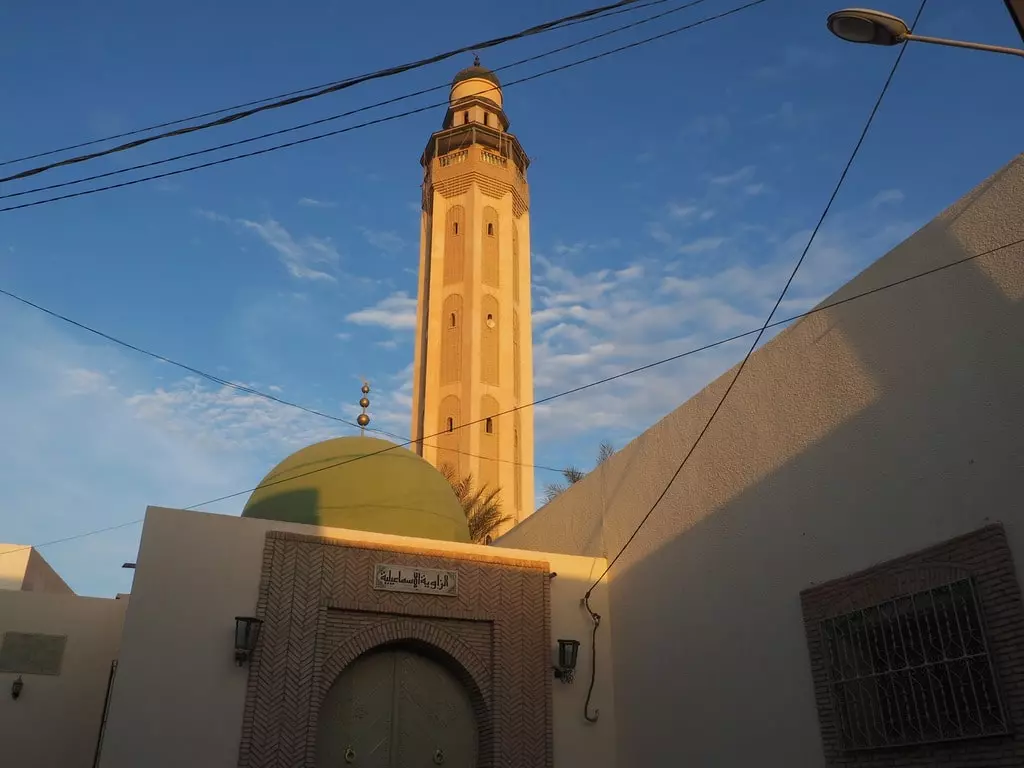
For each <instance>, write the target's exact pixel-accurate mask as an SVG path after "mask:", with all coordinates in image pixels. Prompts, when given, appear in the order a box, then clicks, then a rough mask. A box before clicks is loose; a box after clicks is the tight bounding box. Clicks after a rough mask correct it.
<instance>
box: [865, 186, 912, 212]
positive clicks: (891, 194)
mask: <svg viewBox="0 0 1024 768" xmlns="http://www.w3.org/2000/svg"><path fill="white" fill-rule="evenodd" d="M904 197H905V195H904V194H903V192H901V191H900V190H898V189H883V190H882V191H881V192H879V193H878V194H877V195H875V196H874V197H873V198H871V203H870V205H871V207H872V208H878V207H879V206H880V205H885V204H887V203H902V202H903V199H904Z"/></svg>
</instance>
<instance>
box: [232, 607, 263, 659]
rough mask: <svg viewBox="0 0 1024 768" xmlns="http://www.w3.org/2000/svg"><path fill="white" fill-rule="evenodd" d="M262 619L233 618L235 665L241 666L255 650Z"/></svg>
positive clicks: (249, 617)
mask: <svg viewBox="0 0 1024 768" xmlns="http://www.w3.org/2000/svg"><path fill="white" fill-rule="evenodd" d="M262 624H263V619H257V618H254V617H252V616H235V663H236V664H237V665H238V666H242V665H243V664H244V663H245V662H246V661H248V660H249V656H251V655H252V652H253V651H255V650H256V641H257V640H258V639H259V636H260V626H261V625H262Z"/></svg>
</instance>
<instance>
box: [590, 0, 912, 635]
mask: <svg viewBox="0 0 1024 768" xmlns="http://www.w3.org/2000/svg"><path fill="white" fill-rule="evenodd" d="M927 2H928V0H921V5H920V7H918V9H917V15H916V16H914V21H913V23H912V24H911V25H910V27H911V29H913V28H914V27H916V26H917V22H918V20H919V19H920V18H921V13H922V12H923V11H924V7H925V5H926V4H927ZM906 49H907V44H906V43H905V42H904V43H903V45H902V46H900V51H899V53H898V54H897V55H896V60H895V61H894V62H893V64H892V67H891V68H890V69H889V76H888V77H887V78H886V79H885V83H884V84H883V85H882V90H881V91H879V93H878V97H877V98H876V99H875V103H874V105H873V106H872V108H871V112H870V113H869V114H868V119H867V121H866V122H865V123H864V128H863V129H862V130H861V132H860V137H859V138H858V139H857V143H856V144H854V147H853V151H852V152H851V153H850V157H849V159H847V161H846V165H845V166H844V167H843V172H842V173H841V174H839V180H838V181H837V182H836V184H835V187H834V188H833V190H832V194H831V195H830V196H829V199H828V202H827V203H826V204H825V208H824V210H822V212H821V216H819V217H818V223H817V224H815V225H814V229H813V230H812V231H811V236H810V237H809V238H808V239H807V245H805V246H804V249H803V251H801V253H800V258H798V259H797V260H796V264H795V265H794V266H793V270H792V272H790V274H789V278H788V279H787V280H786V284H785V285H784V286H783V287H782V292H781V293H780V294H779V298H778V299H776V301H775V306H773V307H772V311H771V312H769V313H768V317H767V318H766V319H765V321H764V325H762V326H761V328H760V330H759V331H758V332H757V335H756V336H755V337H754V342H753V343H752V344H751V345H750V349H748V350H747V354H746V355H744V356H743V359H742V360H741V361H740V364H739V366H738V367H737V368H736V372H735V373H734V374H733V377H732V379H731V380H730V381H729V384H728V386H727V387H726V388H725V391H724V392H723V393H722V397H721V398H720V399H719V400H718V404H717V405H716V406H715V408H714V410H713V411H711V415H710V416H709V417H708V420H707V422H705V424H704V427H703V428H702V429H701V431H700V432H699V433H698V434H697V439H696V440H694V441H693V444H692V445H691V446H690V450H688V451H687V452H686V454H685V455H684V456H683V460H682V461H680V462H679V466H678V467H676V471H675V472H673V473H672V477H670V478H669V481H668V483H666V484H665V488H664V489H663V490H662V492H661V493H660V494H658V498H656V499H655V500H654V504H652V505H651V508H650V509H649V510H648V511H647V513H646V514H645V515H644V516H643V517H642V518H641V519H640V522H639V523H638V524H637V526H636V528H635V529H634V530H633V533H631V534H630V535H629V538H628V539H626V542H625V543H624V544H623V545H622V546H621V547H620V548H619V551H618V552H617V553H616V554H615V557H613V558H612V559H611V560H610V561H608V565H607V566H605V569H604V571H602V572H601V575H600V576H598V577H597V578H596V579H595V580H594V583H593V584H591V585H590V588H589V589H588V590H587V592H586V594H585V595H584V603H586V604H587V606H588V607H587V610H588V611H590V608H589V602H588V601H589V599H590V595H591V593H592V592H593V591H594V588H595V587H596V586H597V585H598V584H600V583H601V579H603V578H604V577H605V576H607V575H608V572H609V571H610V570H611V569H612V568H613V567H614V565H615V563H617V562H618V560H619V558H620V557H622V553H623V552H625V551H626V549H627V548H628V547H629V545H630V544H632V543H633V540H634V539H635V538H636V537H637V534H639V533H640V531H641V529H642V528H643V527H644V525H645V524H646V523H647V521H648V520H649V519H650V517H651V515H653V514H654V511H655V510H656V509H657V508H658V505H659V504H660V503H661V501H662V500H663V499H664V498H665V496H666V495H667V494H668V492H669V489H670V488H671V487H672V484H673V483H675V481H676V478H677V477H679V474H680V473H681V472H682V471H683V467H685V466H686V463H687V462H688V461H689V459H690V457H691V456H692V455H693V452H694V451H695V450H697V446H698V445H700V442H701V440H702V439H703V437H704V435H706V434H707V432H708V429H710V427H711V424H712V423H713V422H714V420H715V416H717V415H718V412H719V411H720V410H722V406H723V405H724V404H725V401H726V399H727V398H728V397H729V393H730V392H732V389H733V387H734V386H735V385H736V381H737V380H738V379H739V377H740V374H741V373H743V369H744V368H745V367H746V365H747V362H748V361H749V360H750V358H751V356H752V355H753V354H754V350H755V349H756V348H757V345H758V343H759V342H760V341H761V337H762V336H763V335H764V332H765V331H767V330H768V327H769V326H770V325H771V322H772V318H773V317H775V313H776V312H777V311H778V309H779V306H780V305H781V304H782V300H783V299H784V298H785V297H786V293H787V292H788V291H789V287H790V286H791V285H792V284H793V279H794V278H795V277H796V273H797V272H799V271H800V267H801V266H802V265H803V263H804V260H805V259H806V258H807V252H808V251H809V250H810V249H811V244H812V243H813V242H814V238H815V237H817V235H818V231H819V230H820V229H821V225H822V224H824V223H825V218H826V217H827V216H828V212H829V211H830V210H831V209H832V203H834V202H835V199H836V197H837V196H838V195H839V190H840V189H842V187H843V182H844V181H846V176H847V174H848V173H849V172H850V168H851V167H852V166H853V161H854V160H855V159H856V158H857V154H858V153H859V152H860V148H861V146H862V145H863V144H864V139H865V138H866V137H867V135H868V131H869V130H870V128H871V124H872V123H873V122H874V120H875V115H876V114H878V108H879V107H880V106H881V105H882V99H884V98H885V94H886V93H887V92H888V90H889V85H890V84H891V83H892V80H893V77H894V76H895V75H896V70H897V68H899V65H900V61H902V59H903V53H904V52H905V51H906ZM590 614H591V616H592V617H595V618H594V621H595V624H596V623H597V622H599V621H600V617H598V616H597V615H596V614H595V613H594V612H593V611H590Z"/></svg>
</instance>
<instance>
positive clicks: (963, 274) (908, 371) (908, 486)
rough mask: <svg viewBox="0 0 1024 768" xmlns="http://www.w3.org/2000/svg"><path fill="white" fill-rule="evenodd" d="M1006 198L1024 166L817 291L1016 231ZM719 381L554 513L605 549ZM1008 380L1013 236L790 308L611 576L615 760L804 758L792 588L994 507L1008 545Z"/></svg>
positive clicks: (814, 749) (806, 761) (961, 527)
mask: <svg viewBox="0 0 1024 768" xmlns="http://www.w3.org/2000/svg"><path fill="white" fill-rule="evenodd" d="M1020 201H1024V160H1018V161H1017V163H1016V165H1015V166H1013V167H1009V168H1007V169H1006V170H1004V171H1003V172H1001V173H999V174H997V175H996V176H995V177H993V179H991V180H990V181H989V182H987V183H986V184H984V185H982V186H981V187H979V189H978V190H977V191H976V192H975V193H974V194H972V195H971V196H969V197H968V198H967V199H965V201H963V202H962V203H958V204H957V205H954V206H953V207H952V208H950V209H949V210H948V211H946V212H945V213H944V214H943V216H942V217H941V218H940V219H938V220H936V221H934V222H932V223H931V224H929V225H927V226H926V227H924V228H923V229H922V230H921V231H919V232H918V233H917V234H915V235H914V236H913V237H912V238H910V239H909V240H908V241H906V242H905V243H903V244H902V245H900V246H898V247H897V248H896V249H894V250H893V251H892V252H890V254H889V255H888V257H886V258H883V259H881V260H880V261H879V262H876V263H875V264H874V265H872V266H871V267H869V268H868V269H867V270H865V271H864V272H863V273H862V274H861V275H860V276H858V277H857V278H856V279H855V280H854V281H852V282H851V283H850V284H848V285H847V286H845V287H844V288H843V289H841V290H840V291H839V292H838V293H837V294H836V295H834V296H833V297H831V298H830V299H829V301H830V302H831V301H836V300H839V299H842V298H843V297H845V296H849V295H853V294H857V293H861V292H863V291H865V290H869V289H871V288H873V287H876V286H879V285H884V284H887V283H890V282H893V281H895V280H898V279H900V278H902V277H905V276H909V275H913V274H916V273H919V272H922V271H924V270H927V269H930V268H933V267H935V266H940V265H942V264H946V263H949V262H952V261H955V260H956V259H959V258H963V257H965V256H969V255H972V254H974V253H978V252H980V251H984V250H987V249H989V248H993V247H996V246H999V245H1002V244H1004V243H1007V242H1012V241H1014V240H1017V239H1020V238H1022V237H1024V222H1022V221H1020V220H1019V217H1017V219H1014V218H1013V216H1012V214H1011V212H1012V211H1015V210H1016V211H1019V210H1020ZM730 376H731V372H730V373H729V374H727V375H726V376H725V377H723V378H722V379H719V380H718V381H716V382H715V383H714V384H712V385H711V386H710V387H708V388H707V389H706V390H704V391H703V392H701V393H700V394H698V395H697V396H696V397H695V398H693V399H692V400H691V401H690V402H689V404H688V405H687V406H685V407H683V408H681V409H680V410H679V411H677V412H675V413H673V414H671V415H670V416H668V417H667V418H666V419H664V420H663V421H662V422H660V423H659V424H658V425H656V426H655V427H653V428H652V429H651V430H649V431H648V433H646V434H645V436H644V437H643V438H642V439H641V440H640V441H638V442H635V443H634V444H633V445H631V446H628V447H627V448H626V449H623V451H622V452H620V456H617V457H615V458H613V459H612V460H611V461H610V462H608V464H609V466H608V467H607V468H605V469H603V470H602V471H601V473H600V474H601V475H610V474H614V475H615V476H616V477H617V480H612V479H611V478H610V477H605V478H604V479H602V480H600V481H599V482H598V481H596V479H590V481H589V482H588V480H584V481H583V482H582V483H581V484H580V487H579V488H574V489H573V490H572V491H570V492H567V493H566V494H565V498H564V499H559V500H558V502H556V503H562V504H565V505H566V506H565V508H564V511H565V514H561V515H559V516H560V517H566V518H568V517H573V515H572V514H570V513H571V512H573V511H578V510H582V509H584V508H587V507H589V508H590V509H593V510H599V511H597V513H596V514H593V515H592V519H590V520H587V521H586V523H585V524H586V525H590V526H593V527H595V528H601V527H602V523H603V536H604V538H605V540H606V542H607V548H608V554H609V555H613V554H614V553H615V552H617V551H618V549H619V547H621V546H622V544H623V543H624V541H625V539H626V537H627V536H628V535H629V534H630V533H631V532H632V531H633V529H634V528H635V526H636V525H637V523H638V522H639V520H640V518H641V517H642V516H643V514H645V513H646V512H647V510H648V509H649V508H650V505H651V504H652V503H653V502H654V500H655V498H656V497H657V495H658V494H659V493H660V492H661V490H662V489H663V488H664V486H665V484H666V483H667V482H668V479H669V477H670V476H671V474H672V472H673V471H674V470H675V468H676V467H677V466H678V462H679V461H680V460H681V458H682V456H683V455H684V454H685V452H686V450H687V449H688V448H689V446H690V444H691V443H692V440H693V439H694V437H695V436H696V434H697V433H698V432H699V430H700V428H701V427H702V426H703V424H704V422H705V421H706V419H707V418H708V415H709V414H710V411H711V409H712V408H713V407H714V405H715V403H716V402H717V401H718V399H719V398H720V397H721V394H722V392H723V388H724V386H725V384H726V383H727V381H728V378H729V377H730ZM1022 392H1024V246H1015V247H1013V248H1010V249H1006V250H1004V251H1000V252H997V253H994V254H992V255H990V256H986V257H984V258H981V259H978V260H976V261H972V262H968V263H966V264H963V265H960V266H957V267H954V268H952V269H949V270H946V271H943V272H941V273H938V274H935V275H931V276H929V277H925V278H922V279H920V280H915V281H913V282H911V283H908V284H906V285H903V286H900V287H897V288H893V289H890V290H886V291H884V292H881V293H879V294H876V295H873V296H870V297H866V298H861V299H858V300H857V301H855V302H851V303H850V304H847V305H843V306H841V307H837V308H835V309H831V310H827V311H825V312H821V313H819V314H816V315H812V316H811V317H808V318H806V319H804V320H803V321H801V322H800V323H798V324H797V325H795V326H794V327H792V328H791V329H789V330H788V331H786V332H785V333H783V334H781V335H780V336H779V337H777V338H776V339H775V340H773V341H772V342H770V343H769V344H768V345H766V347H765V348H764V349H763V350H761V351H760V352H759V353H758V354H757V355H755V356H754V357H753V358H752V359H751V361H750V362H749V364H748V366H747V368H746V369H745V370H744V372H743V375H742V376H741V378H740V379H739V382H738V383H737V385H736V387H735V388H734V390H733V392H732V394H731V395H730V398H729V402H728V403H727V404H726V406H725V408H723V410H722V411H721V412H720V414H719V415H718V417H717V418H716V420H715V424H714V426H713V427H712V428H711V430H710V431H709V432H708V434H707V436H706V438H705V440H704V441H703V442H702V443H701V446H700V448H699V449H698V450H697V451H696V452H695V453H694V455H693V457H692V459H691V461H690V463H689V464H688V465H687V468H686V469H684V471H683V472H682V474H681V475H680V476H679V478H678V479H677V480H676V482H675V484H674V486H673V488H672V490H670V491H669V493H668V495H667V496H666V497H665V499H664V501H663V502H662V504H661V505H660V506H659V508H658V509H657V511H656V512H655V513H654V514H653V515H652V517H651V518H650V521H649V523H648V525H646V526H645V527H644V530H643V531H642V532H641V534H640V535H639V536H638V537H637V539H636V541H634V543H633V544H632V545H631V546H630V548H629V550H627V553H626V554H625V555H624V556H623V558H622V559H621V560H620V561H619V563H618V564H617V566H616V568H615V569H614V571H613V572H612V575H611V599H612V609H611V610H612V613H613V615H614V619H615V622H614V627H613V630H614V635H613V645H614V647H615V649H616V654H615V659H614V664H615V676H614V677H615V687H616V701H617V704H618V707H617V711H618V718H617V733H618V743H619V761H618V764H619V765H644V764H648V765H660V764H668V763H669V762H672V763H680V762H681V761H682V762H686V763H689V764H693V765H700V766H705V767H706V768H714V767H715V766H733V765H755V764H756V765H769V766H795V765H800V766H820V765H824V756H823V752H822V746H821V738H820V734H819V730H818V721H817V710H816V708H815V700H814V693H813V688H812V679H811V670H810V662H809V657H808V653H807V647H806V642H805V639H804V627H803V619H802V615H801V607H800V598H799V593H800V591H801V590H803V589H806V588H807V587H809V586H812V585H814V584H816V583H820V582H823V581H826V580H829V579H833V578H836V577H840V576H844V575H846V574H849V573H852V572H854V571H857V570H860V569H863V568H866V567H868V566H870V565H873V564H875V563H878V562H882V561H885V560H888V559H890V558H894V557H898V556H900V555H903V554H907V553H909V552H913V551H916V550H918V549H921V548H923V547H926V546H928V545H930V544H934V543H937V542H940V541H943V540H945V539H948V538H950V537H953V536H955V535H959V534H962V533H965V532H968V531H971V530H974V529H976V528H979V527H981V526H982V525H984V524H986V523H988V522H994V521H1003V522H1004V523H1005V525H1006V531H1007V536H1008V539H1009V541H1010V545H1011V547H1012V548H1013V549H1014V551H1015V552H1016V553H1017V556H1018V557H1022V556H1024V554H1022V553H1024V522H1021V521H1020V520H1019V512H1018V513H1017V516H1014V513H1013V512H1012V511H1011V510H1014V511H1016V510H1019V508H1020V498H1021V497H1022V496H1024V472H1021V467H1022V466H1024V432H1022V431H1021V429H1020V425H1021V424H1022V423H1024V398H1022V397H1021V393H1022ZM627 451H628V452H631V454H632V455H631V456H630V457H629V458H628V459H627V457H626V456H621V454H623V453H626V452H627ZM627 465H628V466H627ZM577 516H578V517H582V516H583V513H578V514H577ZM532 522H533V524H534V525H536V526H540V525H541V523H542V522H543V521H542V520H541V519H539V518H538V519H537V520H535V521H532ZM530 523H531V521H529V520H528V521H526V523H524V525H528V524H530ZM548 524H549V525H551V526H554V527H558V526H566V525H576V526H577V527H582V526H584V523H582V522H576V523H560V522H557V521H551V522H549V523H548ZM545 533H546V532H545ZM587 541H588V543H589V541H590V540H589V539H588V540H587ZM576 546H577V547H578V546H579V545H578V544H577V545H576ZM569 551H572V550H569ZM1003 661H1004V663H1005V660H1003ZM996 664H997V666H999V664H1000V660H999V659H998V658H997V659H996ZM1012 714H1016V715H1017V717H1018V718H1019V717H1020V715H1021V714H1022V713H1021V712H1016V713H1012ZM1012 714H1011V716H1012ZM738 737H739V738H738Z"/></svg>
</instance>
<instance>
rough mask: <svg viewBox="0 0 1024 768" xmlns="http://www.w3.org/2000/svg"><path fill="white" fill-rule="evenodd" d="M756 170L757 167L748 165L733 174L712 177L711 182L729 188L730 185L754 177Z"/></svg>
mask: <svg viewBox="0 0 1024 768" xmlns="http://www.w3.org/2000/svg"><path fill="white" fill-rule="evenodd" d="M756 170H757V168H756V167H755V166H753V165H747V166H744V167H743V168H740V169H739V170H736V171H733V172H732V173H723V174H720V175H718V176H712V177H711V178H710V179H709V180H710V181H711V183H712V184H717V185H720V186H728V185H729V184H736V183H738V182H741V181H746V180H747V179H749V178H751V177H752V176H753V175H754V171H756Z"/></svg>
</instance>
